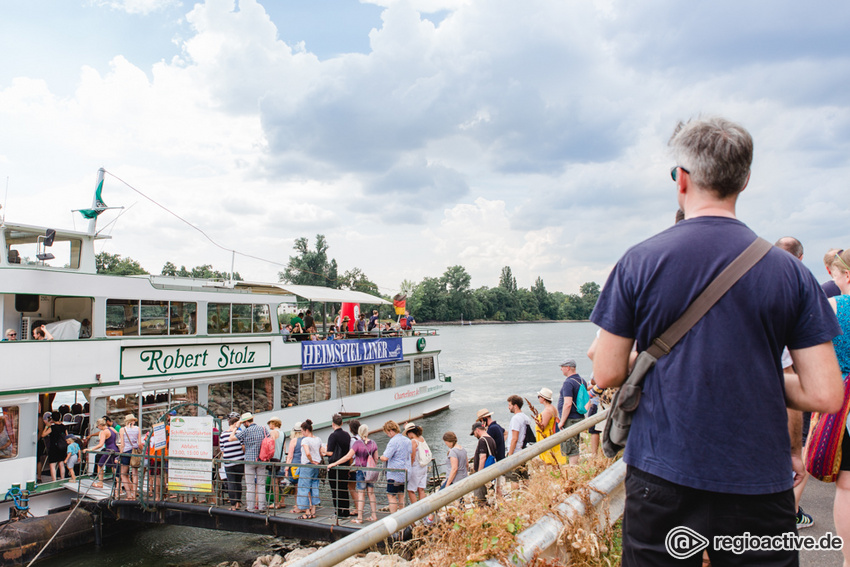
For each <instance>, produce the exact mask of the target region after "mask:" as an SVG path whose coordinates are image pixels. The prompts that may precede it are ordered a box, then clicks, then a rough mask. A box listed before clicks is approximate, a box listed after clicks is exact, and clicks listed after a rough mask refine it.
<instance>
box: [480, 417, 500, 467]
mask: <svg viewBox="0 0 850 567" xmlns="http://www.w3.org/2000/svg"><path fill="white" fill-rule="evenodd" d="M475 421H480V422H481V423H483V424H484V425H485V426H487V435H489V436H490V437H492V438H493V441H495V442H496V460H497V461H501V460H502V459H504V458H505V430H504V428H503V427H502V426H501V425H499V424H498V423H496V420H495V419H493V412H491V411H490V410H488V409H487V408H482V409H480V410H478V413H477V414H475Z"/></svg>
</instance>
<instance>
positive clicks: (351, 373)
mask: <svg viewBox="0 0 850 567" xmlns="http://www.w3.org/2000/svg"><path fill="white" fill-rule="evenodd" d="M336 383H337V384H338V388H339V395H340V396H354V395H356V394H363V393H366V392H374V391H375V365H374V364H369V365H367V366H342V367H340V368H337V369H336Z"/></svg>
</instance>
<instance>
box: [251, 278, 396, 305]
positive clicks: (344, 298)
mask: <svg viewBox="0 0 850 567" xmlns="http://www.w3.org/2000/svg"><path fill="white" fill-rule="evenodd" d="M254 285H257V284H252V283H251V282H236V287H237V288H238V287H242V286H254ZM263 285H265V286H274V287H276V288H278V289H280V290H281V291H283V292H285V293H290V294H292V295H297V296H298V297H303V298H304V299H307V300H309V301H316V302H319V303H365V304H366V305H378V304H387V305H391V304H392V301H387V300H386V299H383V298H381V297H378V296H376V295H371V294H369V293H364V292H362V291H354V290H351V289H333V288H330V287H322V286H318V285H294V284H285V283H277V284H263Z"/></svg>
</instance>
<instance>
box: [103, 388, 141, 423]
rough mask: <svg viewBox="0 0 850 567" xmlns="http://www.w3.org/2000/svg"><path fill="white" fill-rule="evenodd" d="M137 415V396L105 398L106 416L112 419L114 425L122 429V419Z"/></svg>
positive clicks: (123, 395) (124, 395) (127, 395)
mask: <svg viewBox="0 0 850 567" xmlns="http://www.w3.org/2000/svg"><path fill="white" fill-rule="evenodd" d="M138 413H139V395H138V394H122V395H120V396H109V397H108V398H106V415H108V416H109V417H111V418H112V421H114V422H115V423H116V425H120V426H121V427H124V418H125V417H127V416H128V415H137V414H138Z"/></svg>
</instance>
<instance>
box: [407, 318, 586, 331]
mask: <svg viewBox="0 0 850 567" xmlns="http://www.w3.org/2000/svg"><path fill="white" fill-rule="evenodd" d="M526 323H543V324H551V323H590V320H589V319H575V320H568V321H564V320H556V319H538V320H536V321H531V320H529V321H490V320H488V319H473V320H472V321H424V322H417V323H416V325H420V326H423V327H467V326H470V327H471V326H478V325H522V324H526ZM416 325H414V329H415V328H416Z"/></svg>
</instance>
